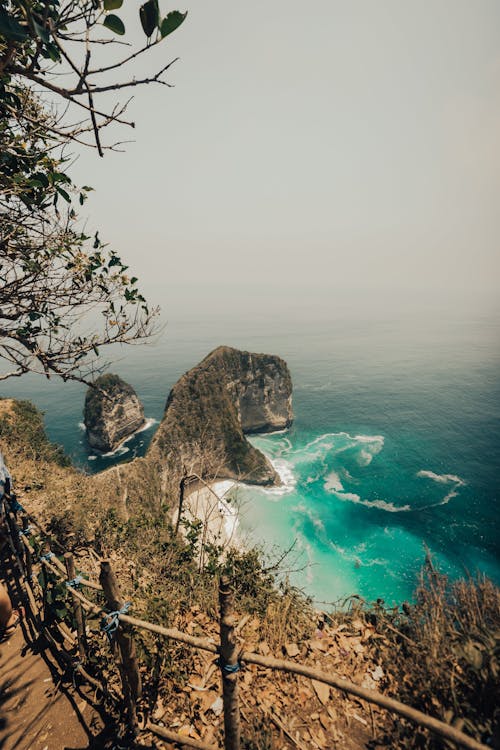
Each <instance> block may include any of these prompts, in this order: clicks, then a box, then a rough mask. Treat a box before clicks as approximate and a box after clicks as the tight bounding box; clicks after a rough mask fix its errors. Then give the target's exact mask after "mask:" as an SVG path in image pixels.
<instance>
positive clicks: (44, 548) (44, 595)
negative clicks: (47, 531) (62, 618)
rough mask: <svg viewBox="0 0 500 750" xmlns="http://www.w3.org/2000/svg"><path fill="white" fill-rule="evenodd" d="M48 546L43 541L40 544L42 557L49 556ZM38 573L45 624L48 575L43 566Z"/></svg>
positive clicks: (47, 606) (47, 609)
mask: <svg viewBox="0 0 500 750" xmlns="http://www.w3.org/2000/svg"><path fill="white" fill-rule="evenodd" d="M50 552H51V550H50V544H49V543H48V542H47V541H45V542H43V544H42V557H43V556H44V555H50ZM40 573H41V578H42V608H43V622H44V623H45V624H47V623H48V622H49V620H50V615H49V605H48V603H47V587H48V585H49V575H48V573H47V568H46V567H45V565H43V563H42V565H40Z"/></svg>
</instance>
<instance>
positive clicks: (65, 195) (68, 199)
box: [56, 187, 71, 203]
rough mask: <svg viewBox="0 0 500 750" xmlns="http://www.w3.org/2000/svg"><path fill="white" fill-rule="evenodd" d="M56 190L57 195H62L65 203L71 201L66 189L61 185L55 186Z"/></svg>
mask: <svg viewBox="0 0 500 750" xmlns="http://www.w3.org/2000/svg"><path fill="white" fill-rule="evenodd" d="M56 190H57V192H58V193H59V195H62V197H63V198H64V200H65V201H66V202H67V203H71V198H70V196H69V195H68V193H67V192H66V190H64V189H63V188H62V187H56Z"/></svg>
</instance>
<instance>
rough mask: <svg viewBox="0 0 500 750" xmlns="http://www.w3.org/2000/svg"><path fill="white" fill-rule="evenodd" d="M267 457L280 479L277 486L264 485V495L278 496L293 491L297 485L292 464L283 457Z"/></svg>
mask: <svg viewBox="0 0 500 750" xmlns="http://www.w3.org/2000/svg"><path fill="white" fill-rule="evenodd" d="M268 458H269V460H270V462H271V464H272V467H273V469H274V470H275V471H276V473H277V474H278V476H279V478H280V480H281V485H280V486H279V487H264V488H263V491H264V492H265V493H266V495H276V496H279V497H281V496H282V495H288V493H289V492H293V490H294V489H295V487H296V485H297V479H296V478H295V475H294V473H293V468H292V464H291V463H290V462H289V461H286V460H285V459H284V458H270V457H269V456H268Z"/></svg>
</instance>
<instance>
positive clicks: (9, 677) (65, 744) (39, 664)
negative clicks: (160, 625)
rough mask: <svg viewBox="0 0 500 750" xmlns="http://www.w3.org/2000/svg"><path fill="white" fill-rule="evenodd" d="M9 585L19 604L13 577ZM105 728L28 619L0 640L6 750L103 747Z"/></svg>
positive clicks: (1, 733)
mask: <svg viewBox="0 0 500 750" xmlns="http://www.w3.org/2000/svg"><path fill="white" fill-rule="evenodd" d="M2 567H3V566H2ZM4 569H5V568H4ZM3 580H4V582H5V578H4V579H3ZM6 585H7V587H8V588H9V592H10V594H11V598H12V600H13V604H14V606H17V605H18V604H19V603H20V602H19V597H18V596H17V595H16V590H15V589H13V586H12V585H11V583H10V581H9V576H7V582H6ZM103 727H104V725H103V722H102V720H101V717H100V716H99V714H98V713H97V711H96V710H95V708H94V707H93V706H92V703H91V696H90V695H89V694H88V693H87V694H86V693H85V688H83V687H80V686H78V685H77V684H76V682H75V683H73V679H72V675H71V674H69V673H68V671H67V670H66V671H63V670H62V669H61V667H60V666H59V665H58V664H57V663H56V662H55V660H54V659H53V657H52V655H51V654H50V651H49V649H48V648H47V647H46V644H45V643H44V639H43V637H42V636H39V635H38V634H37V633H36V632H35V631H34V630H33V626H32V624H31V623H30V622H28V621H27V620H24V621H23V622H22V623H21V625H20V626H19V627H18V628H17V629H16V631H15V633H14V634H13V635H12V636H11V638H10V639H9V640H7V641H4V642H3V643H1V644H0V748H1V750H14V748H15V749H16V750H80V749H81V750H84V748H99V747H101V748H102V747H105V746H106V744H107V743H106V740H105V738H104V736H103Z"/></svg>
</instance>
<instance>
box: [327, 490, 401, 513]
mask: <svg viewBox="0 0 500 750" xmlns="http://www.w3.org/2000/svg"><path fill="white" fill-rule="evenodd" d="M335 497H338V499H339V500H343V501H347V502H350V503H355V504H356V505H365V506H366V507H367V508H378V509H379V510H385V511H387V513H408V511H410V510H413V508H412V507H411V505H394V503H388V502H387V501H386V500H363V498H361V497H360V496H359V495H356V494H355V493H354V492H338V493H337V492H336V493H335Z"/></svg>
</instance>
